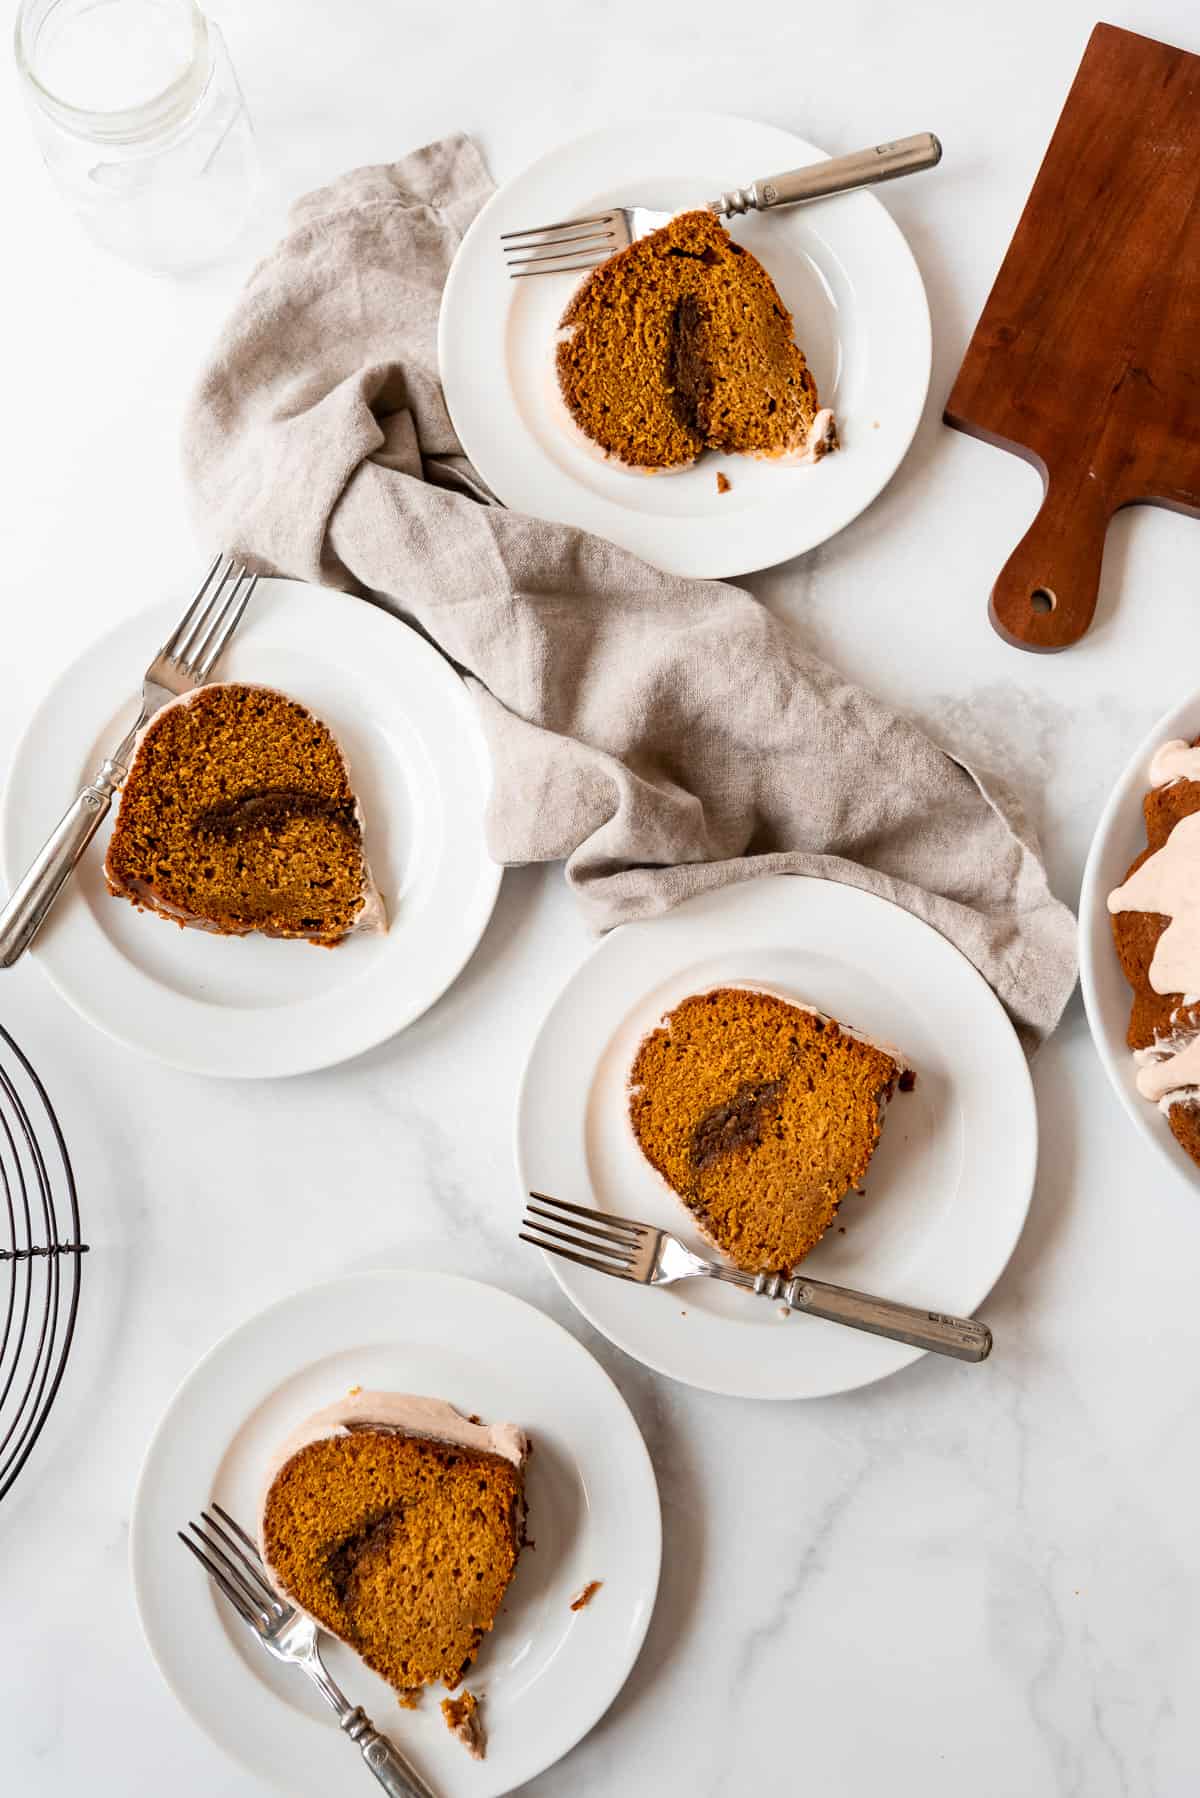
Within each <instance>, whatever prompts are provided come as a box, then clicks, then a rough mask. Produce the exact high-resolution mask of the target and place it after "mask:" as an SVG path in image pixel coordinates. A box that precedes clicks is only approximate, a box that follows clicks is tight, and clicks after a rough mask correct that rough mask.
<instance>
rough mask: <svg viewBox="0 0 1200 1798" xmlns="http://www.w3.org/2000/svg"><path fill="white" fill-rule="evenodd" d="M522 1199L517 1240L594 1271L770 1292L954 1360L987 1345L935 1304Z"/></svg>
mask: <svg viewBox="0 0 1200 1798" xmlns="http://www.w3.org/2000/svg"><path fill="white" fill-rule="evenodd" d="M529 1200H530V1202H529V1204H528V1205H527V1206H526V1207H525V1218H524V1223H525V1229H524V1230H521V1231H519V1232H518V1235H519V1236H520V1238H521V1241H522V1242H531V1243H533V1245H534V1247H535V1248H539V1249H544V1250H545V1252H546V1253H547V1254H548V1255H561V1256H562V1257H563V1259H564V1260H565V1261H575V1262H577V1263H578V1264H579V1266H580V1267H590V1268H594V1269H595V1271H596V1272H597V1273H599V1274H613V1275H615V1277H616V1278H617V1279H618V1280H636V1281H637V1282H638V1284H639V1285H641V1286H670V1285H671V1284H672V1283H673V1282H674V1281H675V1280H690V1279H692V1278H694V1277H695V1276H696V1275H701V1276H707V1278H709V1279H710V1280H727V1281H728V1282H729V1283H730V1285H732V1286H741V1287H743V1288H745V1290H746V1291H748V1292H756V1293H758V1294H760V1296H761V1297H763V1298H768V1299H774V1300H775V1302H776V1304H781V1305H786V1306H787V1307H788V1309H789V1310H790V1311H807V1312H808V1314H809V1315H810V1317H825V1318H828V1320H829V1322H830V1323H835V1324H849V1326H850V1328H851V1329H852V1330H866V1331H868V1332H869V1333H870V1334H871V1335H872V1336H887V1337H889V1338H890V1339H891V1340H892V1341H893V1342H907V1343H909V1344H910V1346H911V1347H913V1348H920V1349H929V1350H931V1352H932V1353H933V1354H935V1355H953V1356H954V1358H955V1360H957V1361H986V1360H987V1357H988V1356H989V1355H990V1354H991V1352H992V1332H991V1331H990V1330H989V1329H988V1327H987V1325H986V1324H980V1323H976V1322H975V1321H974V1319H973V1318H970V1317H947V1316H946V1315H945V1314H944V1313H943V1312H941V1311H923V1310H920V1309H919V1308H918V1307H917V1306H914V1305H901V1304H899V1303H898V1302H897V1301H896V1300H895V1299H877V1298H872V1297H871V1296H870V1295H869V1294H868V1293H865V1292H853V1291H852V1290H851V1289H850V1287H848V1286H830V1285H828V1284H827V1283H826V1282H825V1281H824V1280H810V1279H809V1278H808V1277H807V1276H806V1275H800V1274H796V1275H794V1276H793V1277H792V1278H791V1279H790V1280H788V1279H785V1278H784V1276H783V1275H782V1274H746V1273H743V1272H742V1271H741V1269H740V1268H737V1267H727V1266H725V1265H723V1264H722V1263H720V1262H717V1261H710V1260H708V1258H707V1257H706V1256H704V1255H695V1254H693V1253H692V1251H691V1249H689V1248H687V1247H686V1246H685V1245H684V1244H683V1243H682V1242H680V1240H679V1238H678V1237H677V1236H672V1235H671V1233H670V1231H669V1230H656V1229H655V1228H654V1225H653V1224H639V1223H637V1222H635V1220H634V1219H633V1218H630V1217H617V1216H615V1215H614V1214H613V1213H612V1212H610V1211H593V1210H590V1209H589V1208H588V1206H586V1205H570V1204H568V1203H567V1201H566V1200H565V1199H552V1198H551V1197H550V1196H549V1195H548V1194H547V1193H544V1192H531V1193H530V1195H529ZM555 1225H557V1226H558V1228H554V1227H553V1226H555Z"/></svg>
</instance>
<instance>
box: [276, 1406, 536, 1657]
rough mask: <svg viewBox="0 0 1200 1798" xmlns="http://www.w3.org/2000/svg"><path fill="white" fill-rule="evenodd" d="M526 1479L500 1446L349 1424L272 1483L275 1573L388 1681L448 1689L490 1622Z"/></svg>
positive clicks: (510, 1565) (513, 1548) (508, 1573)
mask: <svg viewBox="0 0 1200 1798" xmlns="http://www.w3.org/2000/svg"><path fill="white" fill-rule="evenodd" d="M523 1517H524V1501H523V1475H522V1471H521V1469H520V1468H519V1467H517V1466H515V1465H514V1464H513V1463H512V1462H511V1461H509V1460H506V1459H505V1458H504V1457H503V1456H501V1455H493V1454H484V1453H480V1452H478V1451H476V1450H473V1449H467V1448H463V1447H460V1446H458V1445H456V1444H452V1443H445V1442H436V1441H431V1440H427V1439H425V1438H422V1437H412V1436H406V1435H402V1434H398V1433H396V1432H395V1431H385V1430H372V1429H365V1428H355V1429H354V1430H352V1431H351V1432H350V1433H349V1434H347V1435H340V1436H330V1437H326V1438H322V1439H321V1440H319V1441H316V1442H311V1443H309V1444H307V1446H305V1447H304V1448H301V1449H300V1450H299V1451H298V1452H297V1453H296V1454H294V1455H293V1456H292V1457H291V1459H290V1460H288V1461H287V1462H286V1463H285V1464H284V1466H283V1468H282V1469H281V1470H280V1472H279V1473H278V1474H277V1475H276V1477H275V1479H274V1480H273V1481H272V1484H271V1488H270V1490H269V1492H268V1494H267V1498H266V1502H265V1505H264V1509H263V1520H262V1543H263V1550H264V1554H265V1558H266V1560H267V1563H268V1565H269V1567H270V1569H271V1573H272V1577H273V1579H274V1580H275V1582H276V1583H277V1584H278V1585H279V1587H280V1588H281V1589H282V1590H283V1591H285V1592H287V1593H288V1594H289V1595H290V1596H291V1597H292V1598H293V1599H294V1600H295V1602H296V1603H297V1604H299V1605H300V1606H301V1607H302V1608H303V1609H304V1610H306V1611H308V1612H309V1613H310V1615H311V1616H313V1617H315V1618H316V1619H317V1620H318V1622H320V1623H322V1624H324V1625H325V1627H326V1628H327V1629H329V1630H332V1631H333V1633H334V1634H335V1635H337V1636H340V1637H341V1638H342V1640H343V1641H345V1642H348V1643H349V1645H350V1646H351V1647H352V1648H353V1649H355V1650H356V1651H357V1653H358V1654H360V1655H361V1656H362V1658H363V1660H364V1661H366V1663H367V1665H368V1666H369V1667H372V1668H374V1670H375V1672H376V1673H379V1674H381V1675H382V1677H383V1678H384V1679H386V1680H387V1681H388V1682H389V1683H390V1684H391V1685H393V1686H395V1687H396V1689H397V1690H398V1691H401V1692H403V1691H408V1690H411V1689H413V1688H414V1687H418V1686H424V1685H429V1684H430V1683H431V1682H432V1681H434V1680H442V1681H444V1682H445V1684H446V1685H448V1686H454V1685H456V1684H457V1683H458V1681H459V1679H461V1677H462V1675H463V1673H464V1672H465V1671H466V1669H467V1667H468V1666H469V1665H470V1663H471V1661H472V1660H473V1659H474V1658H475V1654H476V1651H477V1650H478V1647H479V1644H480V1641H481V1640H482V1638H483V1636H484V1635H485V1634H486V1633H487V1631H488V1630H490V1629H491V1627H492V1625H493V1623H494V1622H495V1618H496V1613H497V1611H498V1610H499V1608H500V1601H501V1600H502V1598H503V1597H504V1594H505V1591H506V1590H507V1587H508V1584H509V1581H510V1580H511V1579H512V1576H513V1572H514V1569H515V1567H516V1564H517V1556H518V1555H519V1553H520V1550H521V1540H522V1525H523Z"/></svg>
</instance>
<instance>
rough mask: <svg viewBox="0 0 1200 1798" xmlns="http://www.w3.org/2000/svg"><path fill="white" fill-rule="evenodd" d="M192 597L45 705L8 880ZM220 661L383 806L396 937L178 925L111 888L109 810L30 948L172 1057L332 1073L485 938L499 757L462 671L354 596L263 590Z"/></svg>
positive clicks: (271, 1071)
mask: <svg viewBox="0 0 1200 1798" xmlns="http://www.w3.org/2000/svg"><path fill="white" fill-rule="evenodd" d="M185 598H186V596H184V595H181V596H179V598H178V599H176V600H174V601H172V602H171V603H169V604H166V605H163V606H159V607H156V608H155V609H154V610H153V611H151V612H143V613H141V614H140V615H139V616H137V617H135V618H130V619H128V620H126V622H125V623H123V624H121V625H119V626H117V628H116V629H115V630H113V631H110V633H109V634H108V636H106V637H103V638H101V640H100V641H99V642H98V643H96V644H93V646H92V647H91V648H90V649H88V650H87V651H86V653H85V654H84V655H83V656H81V657H80V659H79V660H78V661H77V662H75V663H74V664H73V665H72V666H71V667H70V668H68V669H67V671H66V672H65V674H63V675H62V677H61V678H60V679H59V680H58V681H57V682H56V683H55V685H54V687H53V688H52V689H51V691H50V693H49V695H48V696H47V698H46V699H45V700H44V701H43V703H42V705H41V707H40V708H39V710H38V711H37V712H36V713H35V715H34V718H33V721H32V723H31V724H30V726H29V729H28V730H27V732H26V733H25V736H24V738H23V740H22V742H21V743H20V745H19V746H18V749H17V753H16V756H15V757H14V760H13V766H12V771H11V773H10V776H9V780H8V787H7V791H6V793H5V799H4V810H3V817H2V820H0V836H2V841H3V858H4V871H5V874H6V876H7V879H8V882H9V886H10V888H11V885H12V882H13V881H14V880H16V879H17V878H18V877H19V876H20V874H21V873H23V871H24V870H25V868H27V867H28V865H29V863H30V861H31V860H32V858H33V856H34V855H35V853H36V852H37V850H38V849H39V848H40V846H41V844H42V842H43V841H44V840H45V838H46V836H47V835H48V834H49V832H50V830H51V829H52V827H53V826H54V824H55V823H56V822H57V820H58V818H59V817H60V816H61V814H62V813H63V811H64V810H65V809H66V806H67V804H68V803H69V801H70V800H71V799H72V798H73V797H74V795H75V794H76V792H78V790H79V787H80V785H81V784H82V782H83V781H84V780H85V779H87V778H89V777H90V775H91V773H92V771H93V770H94V769H95V767H96V765H97V763H98V762H99V760H100V759H101V757H102V756H103V754H104V753H105V752H106V751H107V750H109V749H111V748H112V747H113V746H114V744H115V743H117V742H118V741H119V740H120V737H121V735H122V733H123V732H124V731H125V729H126V728H127V727H128V725H129V724H130V722H131V721H132V718H133V716H134V712H133V707H132V705H131V703H130V695H131V694H132V693H133V692H134V691H135V683H136V684H140V681H141V674H142V670H143V669H144V668H145V666H146V664H147V662H148V661H149V660H150V657H151V655H152V654H153V653H154V651H155V650H156V649H157V648H158V645H159V644H160V643H161V642H163V641H164V640H165V638H166V637H167V635H168V634H169V632H170V630H171V628H172V627H173V625H174V623H175V621H176V619H177V618H178V616H179V614H180V612H181V611H182V610H183V605H184V602H185ZM218 672H219V674H220V676H221V678H222V679H223V680H248V681H260V682H262V683H263V684H264V685H266V686H273V687H280V688H282V689H283V690H284V691H285V692H288V693H290V694H292V695H293V696H294V697H295V698H296V699H299V700H302V701H303V702H304V704H305V705H308V706H310V707H311V708H312V710H313V711H314V712H315V713H316V714H317V716H318V717H320V718H323V719H324V720H325V721H326V723H327V724H329V725H330V727H331V728H332V730H333V731H334V733H335V735H336V736H337V738H338V740H339V742H340V743H341V744H342V746H343V748H344V749H345V751H346V755H347V758H348V760H349V762H350V768H351V775H352V778H353V781H354V785H355V789H356V791H357V793H358V795H359V798H360V799H361V801H362V805H363V810H364V813H365V816H366V824H367V852H368V855H369V857H370V860H371V866H372V868H373V870H374V874H375V878H376V880H377V882H378V884H379V887H380V889H381V891H382V893H383V897H384V903H385V904H386V906H387V911H388V917H389V920H390V928H389V929H388V932H387V934H386V935H385V936H367V935H363V936H360V937H352V938H350V939H349V941H347V942H345V943H343V944H341V945H340V946H339V947H338V948H337V949H334V950H332V951H331V950H327V949H316V948H314V947H313V946H312V945H311V944H310V943H304V942H281V941H272V940H268V939H267V938H265V937H258V936H250V937H242V938H232V937H214V936H209V935H207V934H205V932H203V931H199V930H179V929H177V928H176V927H175V926H174V925H173V924H169V923H167V922H165V921H164V920H163V919H160V918H156V917H154V916H152V915H150V914H149V913H143V912H137V911H135V910H134V908H133V906H132V905H129V904H127V903H126V902H125V901H124V900H116V899H112V898H110V897H109V895H108V892H107V889H106V887H105V884H104V874H103V862H104V853H105V849H106V848H107V844H108V838H109V835H110V833H111V829H112V819H111V817H110V819H109V820H107V821H106V823H105V825H104V826H103V827H102V829H101V831H100V832H99V833H98V835H97V838H96V840H95V842H94V843H93V844H92V845H91V847H90V849H89V850H88V853H87V855H86V857H85V858H84V861H83V862H82V864H81V865H80V867H79V869H78V870H77V872H76V874H75V876H74V878H73V880H72V881H71V883H70V886H69V887H68V889H67V890H66V891H65V892H64V893H63V894H62V896H61V898H60V899H59V902H58V904H57V905H56V907H55V909H54V911H53V912H52V913H51V916H50V918H49V919H48V920H47V922H46V924H45V925H44V926H43V928H42V930H41V932H40V934H39V935H38V937H37V939H36V941H35V943H34V947H33V951H32V952H33V953H34V954H35V955H36V956H37V958H38V960H39V961H40V963H41V965H42V966H43V968H44V969H45V970H46V973H47V974H48V975H49V977H50V979H51V981H52V982H53V983H54V985H55V986H56V987H57V988H58V990H59V992H60V993H61V994H62V995H63V997H64V998H65V999H66V1000H67V1001H68V1002H69V1003H70V1004H71V1005H73V1006H74V1007H75V1009H76V1011H78V1012H80V1013H81V1014H82V1016H84V1017H85V1018H87V1019H88V1020H89V1021H90V1022H91V1023H93V1024H95V1025H97V1026H98V1028H99V1029H101V1030H104V1031H106V1032H107V1033H108V1035H109V1036H113V1037H116V1038H117V1040H118V1041H119V1042H123V1043H126V1044H128V1045H129V1047H131V1048H134V1049H139V1050H141V1051H142V1053H143V1054H146V1055H152V1056H154V1057H155V1058H156V1059H158V1060H160V1061H166V1062H170V1063H171V1064H172V1065H173V1066H175V1067H181V1068H186V1069H187V1070H188V1071H189V1072H192V1073H198V1074H221V1075H225V1076H242V1077H250V1076H255V1075H279V1074H297V1073H302V1072H306V1071H307V1070H309V1069H312V1068H319V1067H328V1066H330V1065H331V1064H332V1063H334V1062H337V1061H344V1060H346V1059H347V1057H349V1056H351V1055H357V1054H359V1053H360V1052H361V1051H363V1050H365V1049H369V1048H371V1047H372V1046H373V1045H374V1044H375V1043H378V1042H382V1041H383V1040H384V1038H386V1037H388V1036H391V1035H392V1034H393V1033H394V1032H395V1031H397V1030H400V1029H402V1028H403V1027H404V1025H406V1024H411V1023H412V1021H413V1019H414V1018H416V1017H419V1016H420V1014H421V1013H422V1012H423V1011H424V1010H426V1008H427V1007H428V1006H430V1005H432V1004H433V1002H434V1000H435V999H437V998H438V997H439V996H440V995H441V994H442V993H443V992H445V990H446V988H447V987H448V986H449V985H450V984H451V982H452V981H453V980H454V979H455V978H456V976H457V975H458V973H459V972H460V970H461V969H462V967H463V965H464V963H465V962H466V961H467V960H468V958H469V957H470V955H471V954H472V952H473V950H474V948H475V946H476V944H477V943H478V941H479V939H480V937H481V936H482V935H483V931H484V928H485V926H486V924H487V921H488V918H489V917H490V916H491V912H492V907H493V906H494V904H495V902H496V893H497V891H498V889H499V885H500V872H501V871H500V869H499V868H498V867H497V866H496V864H495V863H494V862H492V861H491V860H489V858H488V854H487V849H486V845H485V843H484V832H483V814H484V806H485V804H486V800H487V792H488V781H489V778H490V777H489V772H488V763H487V752H486V748H485V746H484V743H483V738H482V734H481V732H480V730H479V727H478V724H477V722H476V719H475V713H474V708H473V707H472V704H471V700H470V696H469V695H468V693H467V691H466V689H465V688H464V686H463V684H462V682H461V681H460V679H459V678H458V676H457V675H456V674H455V673H454V671H453V669H452V668H450V666H449V665H448V663H446V662H445V661H443V659H442V658H441V657H440V656H439V655H438V654H437V652H436V651H435V650H434V649H432V648H431V647H430V645H429V644H428V643H426V642H425V641H424V639H423V638H422V637H419V636H418V635H417V634H416V632H415V631H412V630H409V629H408V628H407V626H405V625H403V624H401V623H400V622H399V620H397V619H395V618H389V617H388V616H387V614H386V613H384V612H382V611H380V610H379V609H378V608H376V607H374V606H371V605H368V604H367V603H366V602H365V601H363V600H361V599H354V598H351V597H349V596H348V595H346V594H343V593H335V592H332V591H330V590H328V589H325V588H320V587H308V586H305V585H303V584H301V583H300V582H297V581H282V580H264V581H260V582H259V586H258V590H257V592H256V593H255V595H254V598H253V600H252V601H251V604H250V609H249V611H248V612H247V614H246V617H245V620H244V621H243V623H242V625H241V627H240V629H239V630H238V633H237V635H236V637H235V638H234V641H233V643H232V644H231V645H230V647H229V649H228V650H227V651H226V653H225V655H224V656H223V658H222V660H221V665H220V669H219V670H218ZM112 816H115V810H114V813H113V814H112Z"/></svg>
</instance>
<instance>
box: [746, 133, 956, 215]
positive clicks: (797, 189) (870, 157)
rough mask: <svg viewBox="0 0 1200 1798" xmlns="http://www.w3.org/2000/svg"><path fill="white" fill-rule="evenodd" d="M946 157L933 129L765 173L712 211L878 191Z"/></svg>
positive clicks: (761, 208) (760, 207) (749, 209)
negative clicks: (884, 184)
mask: <svg viewBox="0 0 1200 1798" xmlns="http://www.w3.org/2000/svg"><path fill="white" fill-rule="evenodd" d="M941 159H942V146H941V144H940V143H939V142H938V140H937V138H936V137H935V136H934V135H933V132H932V131H921V132H918V134H917V135H916V137H899V138H897V139H896V140H895V141H894V142H893V143H887V144H873V145H872V147H871V148H870V149H869V150H855V151H853V152H852V153H851V155H849V156H834V157H832V158H831V159H830V160H829V161H827V162H812V163H809V164H808V166H807V167H806V168H802V169H788V170H787V171H786V172H785V173H784V174H782V175H764V176H762V177H761V178H760V179H759V180H758V181H753V182H751V184H750V186H749V187H735V188H733V189H732V190H731V192H729V193H727V194H722V195H721V198H720V199H719V200H714V201H713V202H712V203H711V206H712V211H713V212H719V213H720V214H721V216H722V217H723V218H728V217H729V216H730V215H731V214H732V213H735V212H739V213H740V212H767V211H769V210H770V208H771V207H772V206H797V205H799V204H800V202H801V201H802V200H819V199H821V198H822V197H823V196H824V195H825V194H844V193H849V192H850V191H851V190H852V189H854V188H856V187H875V186H876V185H877V184H878V183H879V182H880V181H894V180H895V179H896V177H897V176H898V175H912V174H915V173H916V172H917V170H918V169H931V168H933V167H934V166H935V165H936V164H937V163H939V162H940V161H941Z"/></svg>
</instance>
